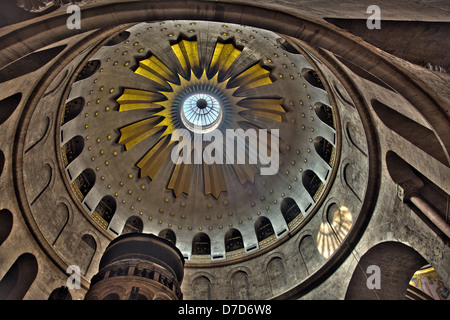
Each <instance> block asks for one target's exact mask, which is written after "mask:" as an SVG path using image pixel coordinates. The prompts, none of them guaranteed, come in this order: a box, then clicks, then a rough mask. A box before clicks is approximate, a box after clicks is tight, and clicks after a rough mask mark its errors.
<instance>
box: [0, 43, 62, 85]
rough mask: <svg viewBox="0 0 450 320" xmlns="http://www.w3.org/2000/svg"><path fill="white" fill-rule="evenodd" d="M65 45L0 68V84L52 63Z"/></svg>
mask: <svg viewBox="0 0 450 320" xmlns="http://www.w3.org/2000/svg"><path fill="white" fill-rule="evenodd" d="M66 46H67V45H66V44H63V45H60V46H56V47H53V48H49V49H44V50H40V51H35V52H33V53H30V54H27V55H26V56H23V57H22V58H20V59H17V60H15V61H14V62H12V63H9V64H7V65H6V66H5V67H4V68H2V72H1V73H0V83H3V82H6V81H9V80H12V79H15V78H18V77H20V76H23V75H26V74H30V73H32V72H33V71H36V70H38V69H40V68H42V67H43V66H45V65H46V64H47V63H49V62H50V61H52V60H53V59H54V58H55V57H56V56H57V55H58V54H60V53H61V52H62V51H63V50H64V49H65V48H66Z"/></svg>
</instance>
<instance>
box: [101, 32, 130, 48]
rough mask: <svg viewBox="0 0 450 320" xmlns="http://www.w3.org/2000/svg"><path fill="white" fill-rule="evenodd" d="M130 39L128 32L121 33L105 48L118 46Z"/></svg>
mask: <svg viewBox="0 0 450 320" xmlns="http://www.w3.org/2000/svg"><path fill="white" fill-rule="evenodd" d="M129 37H130V33H129V32H128V31H122V32H121V33H119V34H117V35H115V36H114V37H112V38H111V40H109V41H108V42H107V43H106V44H105V46H108V47H110V46H115V45H116V44H119V43H121V42H124V41H125V40H127V39H128V38H129Z"/></svg>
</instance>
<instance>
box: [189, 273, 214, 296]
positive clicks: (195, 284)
mask: <svg viewBox="0 0 450 320" xmlns="http://www.w3.org/2000/svg"><path fill="white" fill-rule="evenodd" d="M192 292H193V298H194V299H195V300H211V298H212V292H211V280H210V279H209V278H208V277H207V276H205V275H201V276H198V277H197V278H195V279H194V280H193V281H192Z"/></svg>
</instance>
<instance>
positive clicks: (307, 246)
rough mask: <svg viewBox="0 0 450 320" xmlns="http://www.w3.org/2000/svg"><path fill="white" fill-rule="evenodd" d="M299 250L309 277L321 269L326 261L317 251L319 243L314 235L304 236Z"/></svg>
mask: <svg viewBox="0 0 450 320" xmlns="http://www.w3.org/2000/svg"><path fill="white" fill-rule="evenodd" d="M298 248H299V253H300V256H301V257H302V259H303V262H304V264H305V267H306V271H307V273H308V275H310V274H313V273H314V272H316V271H317V270H318V269H319V268H320V266H321V265H322V263H323V262H324V261H325V258H324V257H323V256H322V255H321V254H320V252H319V250H318V249H317V243H316V241H315V240H314V238H313V237H312V235H311V234H304V235H303V236H302V237H301V238H300V242H299V246H298Z"/></svg>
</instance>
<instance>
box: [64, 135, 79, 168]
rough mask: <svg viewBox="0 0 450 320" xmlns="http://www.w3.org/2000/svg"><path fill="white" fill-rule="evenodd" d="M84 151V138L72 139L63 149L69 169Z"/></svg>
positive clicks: (76, 137) (65, 163)
mask: <svg viewBox="0 0 450 320" xmlns="http://www.w3.org/2000/svg"><path fill="white" fill-rule="evenodd" d="M83 149H84V139H83V137H82V136H75V137H73V138H72V139H70V140H69V141H68V142H67V143H66V144H65V145H64V146H63V147H62V154H63V162H64V166H65V167H67V166H68V165H69V164H70V163H71V162H72V161H73V160H74V159H76V158H77V157H78V156H79V155H80V154H81V152H82V151H83Z"/></svg>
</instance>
